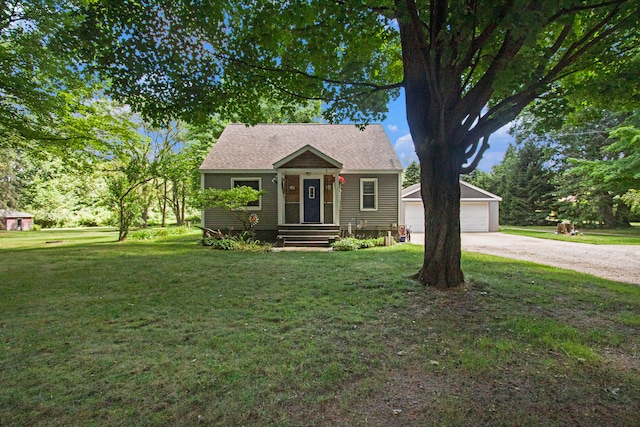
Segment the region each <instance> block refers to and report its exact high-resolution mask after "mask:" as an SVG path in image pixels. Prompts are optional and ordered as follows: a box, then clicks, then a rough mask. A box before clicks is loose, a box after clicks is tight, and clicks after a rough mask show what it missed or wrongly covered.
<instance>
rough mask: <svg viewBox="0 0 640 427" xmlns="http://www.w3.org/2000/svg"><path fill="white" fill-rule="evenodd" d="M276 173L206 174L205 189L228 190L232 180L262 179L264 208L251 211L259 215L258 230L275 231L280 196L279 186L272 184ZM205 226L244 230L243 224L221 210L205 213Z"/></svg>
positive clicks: (209, 210)
mask: <svg viewBox="0 0 640 427" xmlns="http://www.w3.org/2000/svg"><path fill="white" fill-rule="evenodd" d="M274 176H275V173H268V174H264V173H263V174H259V173H251V172H248V173H233V174H211V173H209V174H205V176H204V187H205V188H220V189H224V190H228V189H230V188H231V179H232V178H261V179H262V190H264V191H265V194H263V195H262V206H261V209H260V210H251V211H250V212H251V213H255V214H257V215H258V218H259V222H258V225H256V227H255V229H256V230H275V229H277V228H278V194H277V185H276V184H274V183H273V182H271V180H272V179H273V177H274ZM204 226H205V227H207V228H212V229H214V230H217V229H220V230H242V223H241V222H240V220H238V218H237V217H236V216H235V215H234V214H233V213H231V212H226V211H224V210H223V209H220V208H214V209H206V210H205V213H204Z"/></svg>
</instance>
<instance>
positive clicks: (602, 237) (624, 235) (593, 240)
mask: <svg viewBox="0 0 640 427" xmlns="http://www.w3.org/2000/svg"><path fill="white" fill-rule="evenodd" d="M500 231H502V232H503V233H507V234H516V235H519V236H528V237H537V238H540V239H549V240H562V241H565V242H576V243H588V244H592V245H640V225H638V224H633V225H632V227H631V228H620V229H614V230H605V229H601V230H600V229H580V230H579V233H578V234H576V235H573V236H572V235H570V234H555V232H556V227H537V226H532V227H520V226H518V227H511V226H501V227H500Z"/></svg>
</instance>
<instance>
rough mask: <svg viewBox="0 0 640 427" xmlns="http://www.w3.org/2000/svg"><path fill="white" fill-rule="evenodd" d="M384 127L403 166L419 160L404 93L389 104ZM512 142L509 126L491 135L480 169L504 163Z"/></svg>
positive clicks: (485, 169) (487, 168)
mask: <svg viewBox="0 0 640 427" xmlns="http://www.w3.org/2000/svg"><path fill="white" fill-rule="evenodd" d="M382 125H383V126H384V130H385V131H386V132H387V135H388V136H389V139H390V140H391V142H392V143H393V146H394V148H395V149H396V153H398V157H399V158H400V161H401V162H402V165H403V166H407V165H408V164H409V163H411V161H412V160H418V158H417V157H416V153H415V150H414V148H413V142H412V141H411V135H410V134H409V126H408V125H407V116H406V112H405V105H404V92H403V93H402V94H401V95H400V97H398V99H396V100H395V101H392V102H390V103H389V112H388V113H387V119H386V120H385V121H384V122H382ZM512 142H513V137H512V136H511V135H509V126H508V125H507V126H505V127H503V128H502V129H500V130H498V131H497V132H496V133H494V134H493V135H491V138H489V145H490V147H489V149H488V150H487V151H486V152H485V153H484V156H482V160H481V161H480V164H479V165H478V169H480V170H482V171H485V172H488V171H490V170H491V167H492V166H493V165H495V164H497V163H500V162H501V161H502V159H503V157H504V153H505V152H506V151H507V147H508V146H509V144H510V143H512Z"/></svg>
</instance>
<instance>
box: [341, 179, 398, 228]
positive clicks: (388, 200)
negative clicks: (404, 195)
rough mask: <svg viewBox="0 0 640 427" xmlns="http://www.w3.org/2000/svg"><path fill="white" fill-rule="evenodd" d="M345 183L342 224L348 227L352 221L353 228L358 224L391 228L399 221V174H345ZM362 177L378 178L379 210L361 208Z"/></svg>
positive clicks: (343, 187)
mask: <svg viewBox="0 0 640 427" xmlns="http://www.w3.org/2000/svg"><path fill="white" fill-rule="evenodd" d="M343 177H344V179H345V183H344V184H343V185H342V190H341V191H342V195H341V204H340V226H341V228H346V227H347V225H348V223H351V225H352V227H353V229H355V227H356V225H357V224H362V223H363V222H366V223H365V225H364V228H365V229H385V230H386V229H391V228H392V224H397V223H398V212H399V209H400V207H399V206H398V200H399V194H400V191H401V189H400V187H399V186H398V174H358V175H343ZM360 178H377V179H378V210H375V211H361V210H360Z"/></svg>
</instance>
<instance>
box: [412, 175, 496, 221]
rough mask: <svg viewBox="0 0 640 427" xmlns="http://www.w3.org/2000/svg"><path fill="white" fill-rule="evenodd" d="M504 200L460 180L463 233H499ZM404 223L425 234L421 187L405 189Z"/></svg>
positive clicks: (413, 186)
mask: <svg viewBox="0 0 640 427" xmlns="http://www.w3.org/2000/svg"><path fill="white" fill-rule="evenodd" d="M501 201H502V198H500V197H499V196H496V195H495V194H492V193H489V192H488V191H485V190H483V189H481V188H478V187H476V186H474V185H471V184H469V183H468V182H465V181H462V180H460V230H461V231H462V232H463V233H472V232H493V231H498V213H499V204H500V202H501ZM402 209H403V222H404V224H405V225H406V226H407V229H408V230H410V231H412V232H414V233H424V207H423V205H422V198H421V197H420V184H414V185H411V186H409V187H407V188H405V189H404V190H402Z"/></svg>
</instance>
